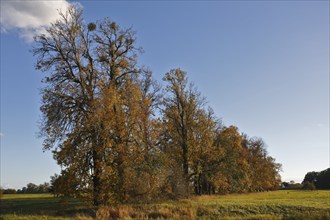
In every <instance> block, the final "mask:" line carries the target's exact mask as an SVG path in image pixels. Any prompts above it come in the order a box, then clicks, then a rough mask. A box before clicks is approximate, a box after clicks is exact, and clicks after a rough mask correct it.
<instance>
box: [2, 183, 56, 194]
mask: <svg viewBox="0 0 330 220" xmlns="http://www.w3.org/2000/svg"><path fill="white" fill-rule="evenodd" d="M49 192H51V185H50V184H49V183H46V182H45V183H43V184H39V185H36V184H34V183H28V184H27V185H26V186H24V187H23V188H22V189H18V190H16V189H11V188H8V189H2V188H1V189H0V193H1V194H16V193H17V194H31V193H49Z"/></svg>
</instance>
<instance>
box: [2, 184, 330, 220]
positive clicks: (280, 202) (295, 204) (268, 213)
mask: <svg viewBox="0 0 330 220" xmlns="http://www.w3.org/2000/svg"><path fill="white" fill-rule="evenodd" d="M0 210H1V214H0V219H1V220H2V219H8V220H12V219H18V220H23V219H24V220H25V219H26V220H29V219H47V220H64V219H65V220H67V219H76V220H91V219H100V220H101V219H102V220H103V219H104V220H105V219H132V218H133V219H157V218H158V219H320V220H321V219H322V220H323V219H324V220H326V219H329V220H330V191H329V190H327V191H300V190H290V191H289V190H281V191H274V192H263V193H250V194H237V195H236V194H234V195H225V196H195V197H192V198H190V199H184V200H180V201H169V202H164V203H158V204H136V205H121V206H116V207H102V208H100V209H99V210H93V209H91V208H89V207H87V206H86V205H84V203H83V202H81V201H78V200H74V199H71V200H69V201H66V202H63V201H62V200H61V199H59V198H53V197H52V196H51V195H47V194H37V195H33V194H32V195H15V194H14V195H4V196H3V197H2V199H1V203H0ZM91 216H93V217H91Z"/></svg>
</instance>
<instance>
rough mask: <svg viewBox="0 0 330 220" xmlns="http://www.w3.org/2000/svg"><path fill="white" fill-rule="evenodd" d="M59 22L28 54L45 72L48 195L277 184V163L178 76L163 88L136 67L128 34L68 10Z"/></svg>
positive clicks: (131, 195)
mask: <svg viewBox="0 0 330 220" xmlns="http://www.w3.org/2000/svg"><path fill="white" fill-rule="evenodd" d="M61 17H62V18H61V20H58V21H57V22H56V23H54V24H52V26H51V27H49V28H48V29H47V34H44V35H39V36H37V37H36V38H35V46H34V49H33V52H34V55H35V56H36V57H37V64H36V68H37V69H38V70H41V71H43V72H46V73H48V75H47V77H45V78H44V83H45V87H44V88H43V89H42V95H43V97H42V107H41V111H42V113H43V123H42V127H41V133H42V135H43V136H44V137H45V140H44V150H51V149H52V150H53V153H54V158H55V160H56V161H57V162H58V164H59V165H61V167H62V168H63V171H62V173H61V175H59V176H54V177H53V178H52V183H53V185H54V186H55V187H54V188H53V189H54V193H55V194H58V195H60V194H67V195H80V196H89V198H90V201H92V203H93V204H94V205H100V204H106V203H118V202H121V203H122V202H131V201H134V200H136V199H141V198H145V199H148V198H149V199H150V198H154V197H156V195H157V197H160V196H170V197H179V196H187V195H189V194H190V193H193V192H194V193H196V194H206V193H207V194H213V193H230V192H246V191H261V190H270V189H273V188H275V187H277V186H278V184H279V182H280V177H279V175H278V172H279V169H280V165H279V164H277V163H275V160H274V158H272V157H270V156H268V154H267V152H266V150H265V145H264V143H263V141H262V140H261V139H259V138H249V137H248V136H247V135H244V134H241V133H240V132H239V131H238V128H237V127H234V126H229V127H226V126H223V125H222V123H221V121H220V120H219V119H217V117H216V116H215V115H214V113H213V111H212V109H211V108H207V107H206V105H205V99H204V98H203V97H202V96H201V94H200V93H199V92H198V91H197V89H196V87H195V86H194V85H193V84H192V83H189V81H188V77H187V73H186V72H184V71H182V70H180V69H173V70H170V71H169V72H168V73H166V74H165V76H164V78H163V80H164V83H165V88H163V89H162V88H161V86H160V85H159V84H158V83H157V82H155V81H154V80H153V79H152V76H151V71H150V70H148V69H146V68H144V67H141V66H139V65H138V63H137V56H138V54H139V53H140V51H141V49H140V48H138V47H136V38H135V35H134V32H133V31H132V30H131V29H123V28H121V27H120V26H119V25H117V24H116V23H114V22H111V21H110V20H109V19H105V20H103V21H100V22H96V23H89V24H85V23H84V21H83V17H82V9H81V8H78V7H76V6H75V7H72V8H70V9H69V10H68V11H67V12H66V13H61Z"/></svg>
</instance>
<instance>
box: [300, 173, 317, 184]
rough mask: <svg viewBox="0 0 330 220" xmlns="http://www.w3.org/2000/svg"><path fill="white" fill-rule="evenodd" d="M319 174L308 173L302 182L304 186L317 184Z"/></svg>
mask: <svg viewBox="0 0 330 220" xmlns="http://www.w3.org/2000/svg"><path fill="white" fill-rule="evenodd" d="M318 174H319V173H318V172H315V171H312V172H308V173H306V175H305V177H304V180H303V181H302V184H304V183H307V182H309V183H313V184H315V182H316V181H317V176H318Z"/></svg>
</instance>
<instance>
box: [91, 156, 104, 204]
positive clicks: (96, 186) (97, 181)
mask: <svg viewBox="0 0 330 220" xmlns="http://www.w3.org/2000/svg"><path fill="white" fill-rule="evenodd" d="M99 162H100V158H99V155H98V153H97V151H96V150H93V163H94V164H93V166H94V174H93V205H94V206H99V205H101V204H102V200H101V178H100V176H101V167H100V165H99Z"/></svg>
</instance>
